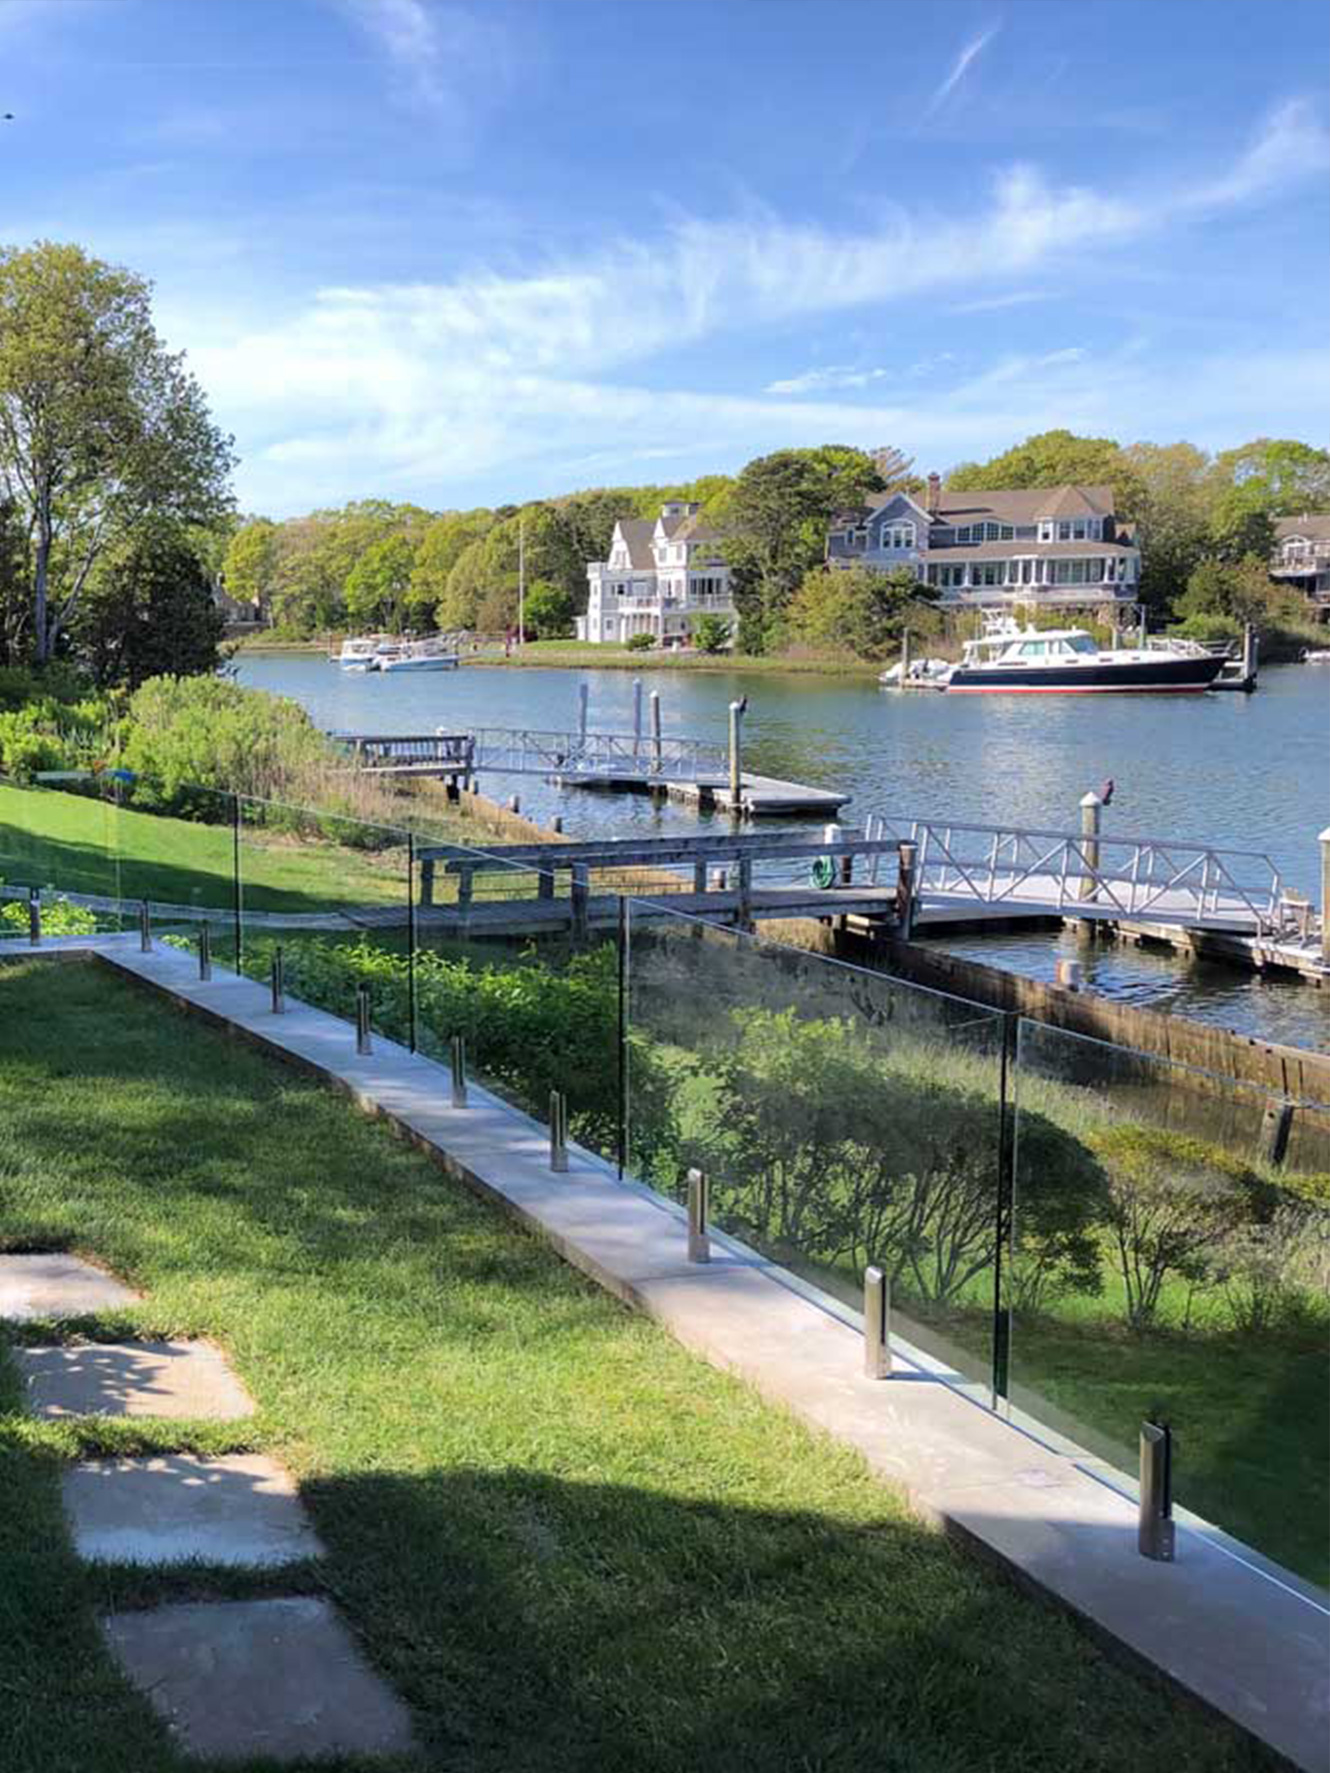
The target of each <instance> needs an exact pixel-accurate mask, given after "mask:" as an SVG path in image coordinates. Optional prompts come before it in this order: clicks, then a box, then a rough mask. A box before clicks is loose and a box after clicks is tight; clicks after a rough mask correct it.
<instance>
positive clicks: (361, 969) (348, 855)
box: [238, 798, 411, 1046]
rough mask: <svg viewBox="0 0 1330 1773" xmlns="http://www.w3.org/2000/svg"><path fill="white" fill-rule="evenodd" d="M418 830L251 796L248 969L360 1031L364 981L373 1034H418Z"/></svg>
mask: <svg viewBox="0 0 1330 1773" xmlns="http://www.w3.org/2000/svg"><path fill="white" fill-rule="evenodd" d="M409 842H410V840H409V837H408V835H407V833H406V832H405V831H403V830H400V829H398V828H396V827H393V826H390V825H385V824H380V823H376V822H373V821H370V820H367V819H360V818H354V817H351V816H349V815H347V814H344V813H341V812H338V811H333V810H320V809H317V808H311V807H304V806H296V805H293V804H291V803H288V802H283V801H276V800H258V799H252V798H242V799H241V801H240V829H239V845H238V860H239V892H238V902H239V906H240V931H241V970H242V971H243V972H244V973H246V974H247V975H248V976H249V977H250V978H252V979H255V980H258V981H260V982H262V983H264V984H271V981H272V977H273V967H274V963H275V961H276V960H277V958H278V955H279V953H280V966H281V975H282V984H283V986H284V989H285V992H286V994H287V995H288V996H289V997H292V998H296V999H299V1000H300V1001H301V1002H303V1003H308V1004H311V1005H313V1006H314V1007H315V1008H317V1009H322V1010H326V1011H328V1012H329V1013H330V1014H332V1015H336V1016H339V1017H341V1018H342V1019H343V1020H344V1021H345V1022H346V1023H347V1040H348V1043H350V1042H351V1040H352V1039H353V1038H354V1028H355V1024H356V1020H357V1016H358V1013H359V1001H360V988H361V987H363V988H364V1000H365V1004H366V1008H367V1011H368V1017H369V1031H370V1033H371V1035H378V1036H381V1037H383V1038H385V1039H388V1040H394V1041H398V1042H400V1043H401V1044H402V1045H403V1046H409V1045H410V1043H411V951H410V931H411V901H410V886H411V872H410V865H409Z"/></svg>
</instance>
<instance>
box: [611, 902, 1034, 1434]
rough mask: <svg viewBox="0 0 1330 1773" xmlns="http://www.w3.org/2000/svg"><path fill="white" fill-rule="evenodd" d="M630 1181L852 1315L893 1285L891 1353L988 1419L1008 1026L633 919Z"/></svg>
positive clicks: (853, 975) (992, 1016)
mask: <svg viewBox="0 0 1330 1773" xmlns="http://www.w3.org/2000/svg"><path fill="white" fill-rule="evenodd" d="M628 927H629V947H628V966H627V980H628V1004H627V1064H628V1135H629V1157H630V1162H631V1167H632V1169H633V1171H634V1173H635V1174H638V1175H641V1176H643V1177H645V1178H647V1179H649V1180H651V1181H652V1182H654V1183H655V1184H656V1185H657V1186H658V1187H660V1188H661V1189H662V1190H664V1191H665V1192H667V1193H669V1194H672V1195H674V1196H675V1197H676V1198H682V1197H683V1194H684V1192H685V1186H686V1185H685V1176H686V1172H687V1170H688V1168H689V1167H690V1166H696V1167H697V1168H700V1169H702V1170H704V1171H705V1172H706V1173H707V1175H708V1177H709V1179H710V1184H711V1205H712V1218H713V1220H714V1222H715V1223H716V1224H717V1225H718V1226H719V1227H720V1228H722V1229H723V1230H725V1231H727V1232H730V1233H732V1234H733V1235H734V1236H736V1237H738V1238H741V1239H742V1240H743V1241H744V1242H745V1243H747V1244H750V1245H751V1246H753V1247H754V1248H756V1249H757V1250H759V1251H761V1252H762V1253H763V1254H764V1255H766V1256H770V1257H772V1258H774V1259H775V1260H776V1261H778V1262H780V1263H781V1264H783V1265H784V1266H786V1267H788V1268H790V1269H793V1270H794V1271H795V1272H796V1273H798V1274H800V1275H802V1276H804V1277H806V1278H807V1279H809V1280H812V1281H814V1282H816V1283H817V1284H818V1285H819V1286H821V1287H823V1288H825V1289H826V1290H827V1291H828V1292H831V1293H832V1294H834V1295H835V1296H837V1297H838V1298H840V1299H841V1300H843V1301H844V1302H845V1303H846V1304H847V1305H849V1306H850V1307H852V1308H854V1309H858V1308H859V1307H860V1306H861V1305H862V1285H863V1271H864V1268H865V1266H866V1265H867V1264H868V1263H870V1262H875V1263H877V1264H878V1265H880V1266H881V1267H883V1268H884V1269H885V1270H886V1271H887V1272H888V1274H889V1275H890V1277H891V1282H892V1294H893V1327H894V1333H895V1335H896V1336H897V1337H899V1338H903V1339H904V1341H905V1342H906V1343H908V1344H911V1345H913V1347H914V1348H915V1349H917V1350H920V1351H922V1352H923V1354H924V1355H925V1356H927V1357H931V1359H932V1360H935V1361H941V1362H942V1363H944V1364H945V1365H946V1366H947V1367H949V1368H951V1369H953V1370H954V1371H955V1372H956V1373H957V1374H958V1375H959V1376H960V1377H961V1379H962V1380H963V1381H965V1382H967V1383H969V1384H971V1385H973V1386H974V1387H975V1388H976V1390H977V1391H978V1392H979V1393H980V1395H982V1396H983V1397H984V1399H985V1401H987V1399H988V1398H989V1396H990V1387H991V1384H992V1378H993V1365H994V1355H995V1349H994V1336H993V1325H994V1296H995V1288H996V1286H997V1284H998V1276H997V1272H996V1260H995V1258H996V1253H997V1249H998V1233H997V1227H998V1215H999V1208H1000V1190H999V1169H1000V1163H999V1150H1000V1145H1001V1134H1002V1115H1001V1106H1000V1104H1001V1071H1002V1039H1003V1024H1004V1018H1003V1017H1002V1016H1001V1015H1000V1014H998V1013H996V1012H993V1011H989V1010H984V1009H981V1008H979V1007H977V1006H975V1005H973V1004H968V1003H965V1002H962V1001H961V1000H959V999H955V998H949V997H945V996H942V995H940V994H937V993H933V992H929V991H925V990H922V989H919V988H917V987H914V986H910V985H906V984H904V983H902V982H901V981H898V980H894V979H890V978H887V977H885V976H884V975H882V974H879V973H874V972H869V971H867V970H865V969H863V968H860V967H854V966H847V965H844V964H842V963H839V962H836V961H831V960H827V959H824V958H822V957H821V956H818V955H815V954H811V953H808V952H807V951H805V950H803V949H796V948H787V947H784V946H782V945H781V944H778V943H775V942H771V941H767V940H764V939H762V938H759V937H756V936H749V935H744V934H740V933H738V932H736V931H733V930H729V929H723V928H720V927H718V926H717V925H715V924H707V923H702V922H699V921H697V920H695V919H692V918H688V917H682V916H679V915H676V914H674V913H672V912H670V911H668V910H667V909H666V908H664V907H662V906H660V905H659V904H656V905H651V904H648V903H646V902H644V901H642V900H640V899H635V900H633V901H631V902H630V905H629V913H628Z"/></svg>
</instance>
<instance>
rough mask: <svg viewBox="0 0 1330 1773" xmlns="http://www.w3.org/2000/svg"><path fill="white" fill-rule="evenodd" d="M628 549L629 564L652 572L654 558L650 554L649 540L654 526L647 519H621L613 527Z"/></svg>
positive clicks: (654, 565)
mask: <svg viewBox="0 0 1330 1773" xmlns="http://www.w3.org/2000/svg"><path fill="white" fill-rule="evenodd" d="M614 527H615V529H616V530H617V531H618V533H619V535H620V536H621V537H622V539H623V542H624V544H625V546H626V547H627V549H628V559H629V563H630V564H631V565H632V566H634V567H636V568H638V569H639V570H641V569H643V568H646V569H648V570H649V571H652V572H654V571H655V567H656V557H655V555H654V554H653V553H652V552H651V538H652V536H653V535H654V534H655V533H656V526H655V524H654V523H653V522H652V521H651V519H650V518H649V517H621V518H620V519H619V521H618V523H617V524H616V525H615V526H614Z"/></svg>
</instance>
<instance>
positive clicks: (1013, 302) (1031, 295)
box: [947, 289, 1057, 314]
mask: <svg viewBox="0 0 1330 1773" xmlns="http://www.w3.org/2000/svg"><path fill="white" fill-rule="evenodd" d="M1056 293H1057V292H1056V291H1055V290H1051V289H1013V290H1012V291H1011V292H1010V294H1009V295H993V296H980V297H979V298H978V299H977V300H976V301H973V302H953V303H952V304H951V306H950V307H949V308H948V309H947V312H948V314H991V313H995V312H996V311H997V310H998V309H999V308H1024V307H1027V306H1028V305H1029V304H1030V303H1031V302H1051V301H1053V300H1054V299H1055V296H1056Z"/></svg>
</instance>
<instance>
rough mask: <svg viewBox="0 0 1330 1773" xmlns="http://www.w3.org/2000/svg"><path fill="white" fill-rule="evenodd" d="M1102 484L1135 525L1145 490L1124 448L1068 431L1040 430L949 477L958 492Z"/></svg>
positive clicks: (1106, 439)
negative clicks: (1111, 493) (1022, 441)
mask: <svg viewBox="0 0 1330 1773" xmlns="http://www.w3.org/2000/svg"><path fill="white" fill-rule="evenodd" d="M1098 485H1106V486H1111V487H1112V488H1113V491H1114V494H1115V500H1116V508H1117V514H1118V516H1119V517H1122V518H1124V519H1126V520H1127V521H1128V522H1135V520H1136V519H1137V518H1138V517H1139V516H1140V515H1141V510H1142V507H1143V504H1144V491H1143V488H1142V486H1141V483H1140V480H1139V478H1138V477H1137V475H1136V473H1135V471H1134V470H1133V467H1132V464H1131V461H1130V459H1129V458H1128V456H1127V453H1126V451H1124V450H1123V448H1122V446H1121V444H1119V443H1115V442H1114V440H1113V439H1112V438H1111V437H1078V436H1077V435H1076V434H1075V432H1073V431H1067V430H1056V431H1040V432H1038V433H1037V434H1036V435H1035V436H1033V437H1027V438H1026V439H1025V442H1024V443H1018V444H1016V445H1015V446H1014V447H1013V448H1011V449H1008V450H1004V451H1003V452H1002V454H1001V455H997V456H993V457H991V458H990V460H988V461H987V462H965V463H963V464H961V465H960V466H959V467H956V468H953V469H952V470H951V472H950V474H948V476H947V486H948V487H949V488H950V489H952V490H953V491H955V492H978V491H996V490H999V489H1002V488H1009V487H1010V488H1019V487H1032V486H1098Z"/></svg>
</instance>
